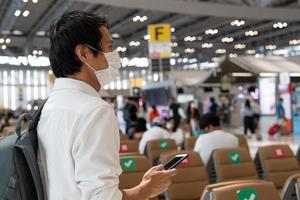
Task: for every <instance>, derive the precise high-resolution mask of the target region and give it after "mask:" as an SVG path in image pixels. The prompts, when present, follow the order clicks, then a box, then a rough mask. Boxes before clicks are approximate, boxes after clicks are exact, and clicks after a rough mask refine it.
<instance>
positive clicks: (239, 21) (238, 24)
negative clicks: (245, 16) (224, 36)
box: [230, 19, 245, 27]
mask: <svg viewBox="0 0 300 200" xmlns="http://www.w3.org/2000/svg"><path fill="white" fill-rule="evenodd" d="M230 25H231V26H238V27H239V26H243V25H245V21H244V20H237V19H236V20H234V21H232V22H231V23H230Z"/></svg>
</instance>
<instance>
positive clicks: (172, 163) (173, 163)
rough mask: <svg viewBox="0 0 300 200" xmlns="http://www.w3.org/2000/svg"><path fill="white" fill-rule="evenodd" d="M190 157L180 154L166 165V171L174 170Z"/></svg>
mask: <svg viewBox="0 0 300 200" xmlns="http://www.w3.org/2000/svg"><path fill="white" fill-rule="evenodd" d="M187 157H188V154H178V155H176V156H175V157H173V158H172V159H171V160H170V161H169V162H167V163H166V164H165V165H164V169H165V170H171V169H174V168H175V167H176V166H177V165H178V164H179V163H181V162H182V161H183V160H184V159H186V158H187Z"/></svg>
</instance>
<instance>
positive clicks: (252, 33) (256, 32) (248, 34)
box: [245, 31, 258, 37]
mask: <svg viewBox="0 0 300 200" xmlns="http://www.w3.org/2000/svg"><path fill="white" fill-rule="evenodd" d="M245 35H246V36H250V37H253V36H257V35H258V31H246V32H245Z"/></svg>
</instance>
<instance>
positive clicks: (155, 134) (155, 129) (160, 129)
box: [139, 117, 171, 154]
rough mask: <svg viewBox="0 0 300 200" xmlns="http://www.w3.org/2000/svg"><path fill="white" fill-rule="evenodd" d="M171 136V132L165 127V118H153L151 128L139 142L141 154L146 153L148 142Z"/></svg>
mask: <svg viewBox="0 0 300 200" xmlns="http://www.w3.org/2000/svg"><path fill="white" fill-rule="evenodd" d="M168 138H171V134H170V133H169V132H168V131H167V130H166V129H165V122H164V120H163V119H161V118H159V117H157V118H155V119H154V120H153V123H152V127H151V128H149V129H148V130H147V131H146V132H145V133H144V134H143V136H142V139H141V141H140V144H139V152H140V154H145V150H146V145H147V142H149V141H152V140H158V139H168Z"/></svg>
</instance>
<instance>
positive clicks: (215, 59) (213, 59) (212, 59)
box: [211, 57, 222, 62]
mask: <svg viewBox="0 0 300 200" xmlns="http://www.w3.org/2000/svg"><path fill="white" fill-rule="evenodd" d="M221 60H222V58H220V57H212V58H211V61H213V62H220V61H221Z"/></svg>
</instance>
